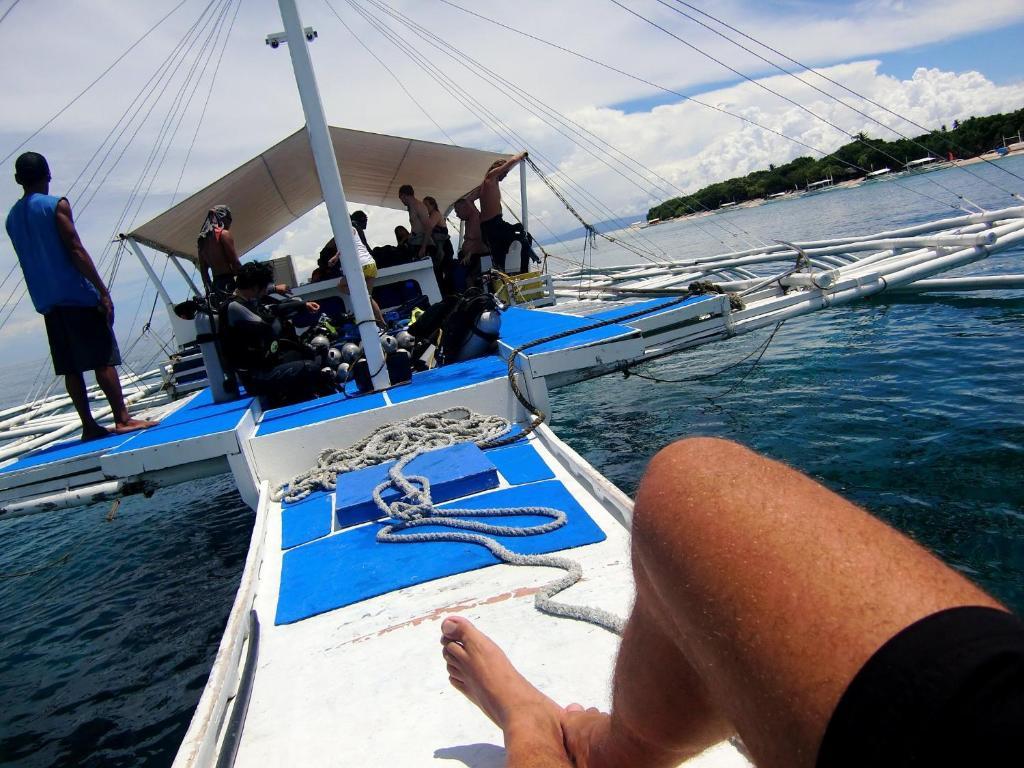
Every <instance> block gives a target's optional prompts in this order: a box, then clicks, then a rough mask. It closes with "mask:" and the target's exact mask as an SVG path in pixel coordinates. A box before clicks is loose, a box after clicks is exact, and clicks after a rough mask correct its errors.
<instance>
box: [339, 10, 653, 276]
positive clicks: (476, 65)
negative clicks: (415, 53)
mask: <svg viewBox="0 0 1024 768" xmlns="http://www.w3.org/2000/svg"><path fill="white" fill-rule="evenodd" d="M346 1H347V2H348V3H349V5H351V6H353V7H356V6H355V5H354V0H346ZM369 1H370V2H371V4H373V5H374V6H375V7H377V8H378V9H380V10H382V11H384V12H385V13H387V14H388V15H390V16H392V17H393V18H395V19H396V20H397V21H399V22H400V23H402V24H404V25H406V26H407V27H409V28H410V29H411V30H412V31H413V32H414V33H415V34H416V35H417V36H419V37H421V38H422V39H424V40H425V41H426V42H427V43H428V44H430V45H432V46H433V47H434V48H435V49H437V50H439V51H440V52H441V53H443V54H444V55H445V56H447V57H448V58H450V59H452V60H453V61H455V63H456V64H458V65H460V66H462V67H465V65H466V64H467V63H468V64H470V65H472V66H470V67H468V68H469V70H470V71H471V72H472V73H473V74H475V75H476V76H477V77H479V78H480V79H482V80H484V82H485V83H487V84H488V85H491V86H494V83H493V82H491V81H489V80H488V79H487V78H485V77H484V76H483V75H482V74H480V72H477V71H476V70H477V69H484V70H486V71H488V72H489V73H491V74H493V75H494V76H495V77H496V78H499V79H500V76H499V75H497V73H494V72H492V71H491V70H487V69H486V67H484V65H483V64H481V63H480V62H478V61H476V60H475V59H473V58H472V57H469V56H467V55H466V54H465V53H463V52H462V51H460V50H458V49H457V48H454V47H453V46H450V45H448V44H447V43H446V42H444V41H443V40H441V39H440V38H438V37H437V36H436V35H433V34H432V33H430V32H428V31H426V30H424V29H423V28H422V27H421V26H420V25H418V24H416V23H415V22H413V21H411V20H410V19H409V18H408V17H406V16H404V15H403V14H401V13H399V12H397V11H395V10H394V9H393V8H391V7H390V6H388V5H387V4H386V3H381V2H378V0H369ZM364 17H365V12H364ZM431 38H432V40H431ZM435 41H437V42H435ZM402 43H403V45H404V50H405V51H406V52H407V53H410V54H412V50H414V49H411V46H409V44H408V43H407V42H406V41H405V40H404V38H403V39H402ZM399 47H402V46H399ZM445 48H448V49H450V50H445ZM451 51H454V52H455V53H452V52H451ZM424 66H425V67H428V68H431V69H433V70H436V71H438V72H440V70H438V69H437V67H436V66H435V65H433V64H432V63H431V62H429V61H426V62H425V64H424ZM442 76H443V73H442ZM435 79H436V78H435ZM441 85H442V87H444V83H441ZM459 89H460V90H461V91H462V92H463V93H464V94H465V95H466V96H465V98H466V99H467V100H470V101H471V102H473V103H475V104H476V105H478V107H479V108H480V109H486V108H484V107H483V106H482V104H481V103H480V102H479V100H477V99H475V98H473V97H472V96H470V95H469V92H468V91H466V89H465V88H462V87H461V86H459ZM499 90H501V91H503V92H504V93H505V95H506V96H508V97H509V98H510V99H511V100H513V101H515V102H516V103H517V104H519V105H520V106H522V107H523V108H524V109H526V110H527V111H530V112H531V113H532V114H534V115H535V116H536V117H538V118H539V119H541V120H542V121H544V122H546V123H547V124H548V125H551V123H550V121H549V120H546V119H545V118H544V116H543V115H540V114H538V113H537V111H536V110H535V109H532V108H531V107H530V106H529V105H528V104H523V103H522V102H521V101H520V100H519V96H518V93H517V91H516V89H515V88H514V87H512V88H501V87H499ZM510 91H511V92H510ZM463 106H465V105H463ZM471 111H472V110H471ZM488 113H489V114H490V115H491V118H492V119H493V120H495V122H497V123H498V124H499V125H501V126H502V127H503V128H504V129H505V130H506V132H508V133H510V134H511V135H512V136H513V137H514V138H515V139H516V141H518V142H520V143H521V145H525V146H527V147H528V146H529V143H528V142H527V141H526V140H525V139H524V138H523V137H522V136H520V135H519V134H518V133H517V132H516V131H514V130H513V129H512V128H510V127H509V126H508V125H507V124H505V123H503V122H502V121H501V120H500V119H499V118H497V117H496V116H495V115H494V114H493V113H491V112H489V111H488ZM551 127H553V128H554V129H555V130H556V131H559V132H560V133H562V135H563V136H564V135H566V134H565V132H564V131H561V130H560V129H558V127H557V126H553V125H552V126H551ZM567 138H569V139H570V140H571V137H568V136H567ZM506 141H507V139H506ZM583 148H584V149H586V150H587V151H588V152H589V153H590V154H591V155H594V156H595V158H596V159H598V160H599V161H601V162H605V161H604V160H603V159H602V158H601V157H600V156H598V155H596V154H595V153H594V152H592V151H590V150H589V148H586V147H583ZM533 154H534V156H535V157H536V158H537V159H539V160H541V161H542V162H544V163H545V164H546V165H549V166H551V168H552V172H553V173H554V174H555V175H559V174H560V175H562V176H564V177H565V179H566V181H567V183H568V184H569V185H571V186H573V187H575V188H576V189H577V190H578V191H579V194H580V195H581V196H583V197H589V199H591V200H593V201H594V203H596V205H597V207H598V208H599V209H600V208H604V209H605V211H604V213H602V214H599V215H601V216H604V217H605V218H609V219H614V218H616V215H615V213H614V212H613V211H611V209H608V208H607V206H606V205H605V204H604V203H602V202H601V201H600V200H598V199H597V198H596V197H594V195H593V194H592V193H590V192H589V191H588V190H587V189H585V188H584V187H582V186H581V185H579V184H578V183H576V182H574V181H573V180H572V179H570V178H569V177H568V176H567V175H566V174H564V172H561V171H560V170H559V169H558V167H557V166H556V165H555V163H553V162H551V161H550V160H547V159H546V158H545V157H544V155H542V154H541V153H540V152H538V151H536V150H533ZM606 164H607V163H606ZM613 170H617V169H613ZM620 175H621V172H620ZM640 189H641V191H644V192H645V193H646V192H647V190H644V189H643V188H642V187H641V188H640ZM644 239H645V240H646V238H644ZM647 242H648V243H649V244H650V245H651V246H652V247H654V248H657V249H658V250H660V251H661V252H662V254H664V255H666V256H667V255H668V254H667V253H665V251H664V250H662V249H661V248H660V246H658V245H657V244H655V243H653V242H652V241H649V240H648V241H647ZM638 255H640V254H639V253H638ZM651 255H653V253H652V254H651Z"/></svg>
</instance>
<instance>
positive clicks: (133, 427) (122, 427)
mask: <svg viewBox="0 0 1024 768" xmlns="http://www.w3.org/2000/svg"><path fill="white" fill-rule="evenodd" d="M158 423H159V422H156V421H148V420H147V419H128V420H127V421H119V422H117V423H116V424H115V425H114V434H117V435H123V434H125V433H126V432H135V431H137V430H140V429H149V428H150V427H155V426H156V425H157V424H158Z"/></svg>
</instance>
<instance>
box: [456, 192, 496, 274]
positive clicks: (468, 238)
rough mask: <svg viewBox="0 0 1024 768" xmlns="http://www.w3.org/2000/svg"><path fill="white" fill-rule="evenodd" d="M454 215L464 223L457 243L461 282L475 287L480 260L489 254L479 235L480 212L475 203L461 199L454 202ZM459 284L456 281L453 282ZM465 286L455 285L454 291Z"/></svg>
mask: <svg viewBox="0 0 1024 768" xmlns="http://www.w3.org/2000/svg"><path fill="white" fill-rule="evenodd" d="M455 215H456V216H458V217H459V219H460V220H462V221H464V222H465V223H466V226H465V231H464V232H463V235H462V242H461V243H459V253H458V259H459V266H460V268H461V271H462V273H463V275H464V278H463V282H465V283H466V284H467V285H468V284H472V285H476V284H478V283H479V280H480V258H481V257H482V256H486V255H488V254H490V251H489V250H488V249H487V244H486V243H485V242H484V239H483V237H482V236H481V235H480V211H478V210H477V208H476V203H474V202H473V201H472V200H470V199H468V198H465V197H462V198H459V199H458V200H456V201H455ZM455 282H456V283H458V282H459V280H458V279H456V280H455ZM467 285H461V286H460V285H458V284H456V286H455V288H456V290H464V289H465V288H466V287H467Z"/></svg>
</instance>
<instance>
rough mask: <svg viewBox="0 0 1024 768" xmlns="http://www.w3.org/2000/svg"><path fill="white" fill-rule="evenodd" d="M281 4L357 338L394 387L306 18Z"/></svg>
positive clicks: (289, 0)
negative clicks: (312, 57) (311, 54)
mask: <svg viewBox="0 0 1024 768" xmlns="http://www.w3.org/2000/svg"><path fill="white" fill-rule="evenodd" d="M278 5H279V6H280V8H281V19H282V21H284V29H285V34H286V35H287V36H288V53H289V54H290V55H291V57H292V69H294V70H295V83H296V85H297V86H298V88H299V98H300V99H301V101H302V111H303V112H304V113H305V115H306V132H307V133H308V134H309V145H310V148H311V149H312V150H313V160H314V162H315V163H316V173H317V176H319V177H320V190H321V192H322V193H323V197H324V202H325V203H326V204H327V216H328V218H329V219H330V220H331V230H332V231H333V232H334V242H335V243H337V244H338V252H339V254H340V255H341V269H342V273H343V274H344V275H345V281H346V282H347V283H348V290H349V297H350V298H351V300H352V310H353V312H354V314H355V316H356V324H357V326H358V328H359V337H360V339H361V340H362V342H363V351H364V352H365V353H366V362H367V364H368V365H369V367H370V373H371V374H372V379H373V387H374V389H387V388H388V387H390V386H391V379H390V378H389V377H388V371H387V367H386V366H385V365H384V351H383V350H382V349H381V346H380V337H379V336H378V335H377V324H376V323H375V322H374V319H373V308H372V307H371V305H370V294H369V292H368V291H367V290H366V280H365V279H364V278H363V270H362V267H360V266H359V257H358V256H357V255H356V243H355V239H354V238H353V237H352V223H351V220H350V218H349V212H348V204H347V203H346V202H345V189H344V187H343V186H342V184H341V172H340V171H339V170H338V159H337V157H335V154H334V144H332V143H331V133H330V129H329V128H328V127H327V118H326V116H325V115H324V106H323V103H322V102H321V101H320V90H319V89H318V88H317V84H316V75H315V74H314V72H313V62H312V61H310V58H309V49H308V48H307V47H306V36H305V34H304V32H303V29H302V20H301V19H300V18H299V10H298V8H296V6H295V0H278Z"/></svg>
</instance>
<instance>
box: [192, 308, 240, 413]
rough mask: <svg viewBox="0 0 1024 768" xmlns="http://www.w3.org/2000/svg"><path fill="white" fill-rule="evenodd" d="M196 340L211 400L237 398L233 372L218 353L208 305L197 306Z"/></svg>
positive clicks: (215, 332) (212, 318)
mask: <svg viewBox="0 0 1024 768" xmlns="http://www.w3.org/2000/svg"><path fill="white" fill-rule="evenodd" d="M195 324H196V342H197V343H198V344H199V350H200V351H201V352H202V353H203V365H204V366H206V378H207V380H208V381H209V382H210V393H211V394H212V395H213V402H215V403H223V402H226V401H228V400H235V399H237V398H238V383H237V382H236V381H235V374H234V373H233V372H231V371H228V370H227V369H226V366H225V364H224V360H223V357H222V356H221V353H220V344H219V343H218V338H217V330H216V327H215V320H214V317H213V313H212V310H211V309H210V308H209V307H208V306H204V307H199V308H197V311H196V314H195Z"/></svg>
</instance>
